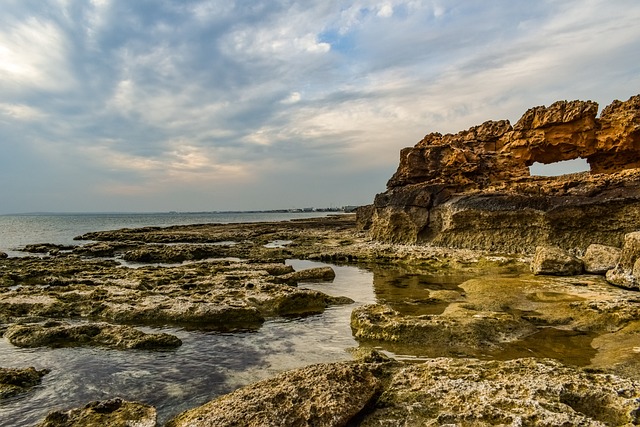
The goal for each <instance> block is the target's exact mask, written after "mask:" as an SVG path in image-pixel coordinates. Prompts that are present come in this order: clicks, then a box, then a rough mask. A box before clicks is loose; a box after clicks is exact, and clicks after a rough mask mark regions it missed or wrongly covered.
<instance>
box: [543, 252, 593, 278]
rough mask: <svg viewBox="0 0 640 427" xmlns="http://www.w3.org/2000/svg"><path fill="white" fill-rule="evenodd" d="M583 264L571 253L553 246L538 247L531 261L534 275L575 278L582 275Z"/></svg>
mask: <svg viewBox="0 0 640 427" xmlns="http://www.w3.org/2000/svg"><path fill="white" fill-rule="evenodd" d="M582 270H583V263H582V261H581V260H579V259H578V258H576V257H574V256H573V255H571V254H570V253H569V252H567V251H565V250H563V249H560V248H555V247H552V246H538V247H537V248H536V253H535V255H534V256H533V261H531V271H532V272H533V274H550V275H554V276H575V275H577V274H580V273H582Z"/></svg>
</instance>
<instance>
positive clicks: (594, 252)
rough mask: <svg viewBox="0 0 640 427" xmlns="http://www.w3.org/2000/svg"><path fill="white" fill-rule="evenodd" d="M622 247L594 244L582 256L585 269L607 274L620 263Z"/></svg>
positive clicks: (594, 272)
mask: <svg viewBox="0 0 640 427" xmlns="http://www.w3.org/2000/svg"><path fill="white" fill-rule="evenodd" d="M620 252H621V251H620V249H619V248H614V247H613V246H606V245H596V244H592V245H589V246H588V247H587V251H586V252H585V254H584V256H583V257H582V262H583V263H584V271H585V272H587V273H590V274H606V272H607V271H609V270H611V269H613V268H615V267H616V265H618V261H619V260H620Z"/></svg>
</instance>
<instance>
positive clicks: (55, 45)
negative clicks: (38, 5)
mask: <svg viewBox="0 0 640 427" xmlns="http://www.w3.org/2000/svg"><path fill="white" fill-rule="evenodd" d="M67 57H68V47H67V45H66V40H65V36H64V34H63V33H62V32H61V31H60V29H59V28H58V27H57V26H56V25H54V24H53V23H52V22H48V21H44V20H39V19H36V18H29V19H27V20H26V21H25V22H17V23H14V24H13V25H10V26H5V27H4V28H0V90H2V91H3V92H9V93H11V92H17V91H20V90H24V89H27V90H30V89H44V90H48V91H56V92H59V91H63V90H65V89H68V88H69V87H70V85H71V84H72V82H73V79H72V77H71V73H70V72H69V65H70V64H69V63H68V61H67Z"/></svg>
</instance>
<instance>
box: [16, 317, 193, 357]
mask: <svg viewBox="0 0 640 427" xmlns="http://www.w3.org/2000/svg"><path fill="white" fill-rule="evenodd" d="M4 337H5V338H7V339H8V340H9V342H10V343H11V344H13V345H15V346H18V347H53V348H57V347H78V346H100V347H109V348H115V349H123V350H124V349H163V348H175V347H179V346H181V345H182V341H180V339H178V338H177V337H175V336H173V335H169V334H165V333H161V334H147V333H144V332H142V331H139V330H137V329H135V328H133V327H131V326H121V325H109V324H107V323H84V324H76V325H72V324H69V323H65V322H46V323H44V324H26V325H21V324H17V325H11V326H10V327H9V328H8V329H7V331H6V332H5V333H4Z"/></svg>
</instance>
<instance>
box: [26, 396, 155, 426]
mask: <svg viewBox="0 0 640 427" xmlns="http://www.w3.org/2000/svg"><path fill="white" fill-rule="evenodd" d="M88 426H95V427H98V426H109V427H134V426H135V427H155V426H156V410H155V408H154V407H152V406H149V405H145V404H143V403H139V402H127V401H125V400H122V399H119V398H116V399H111V400H106V401H100V402H91V403H89V404H88V405H86V406H85V407H83V408H76V409H71V410H69V411H66V412H65V411H55V412H51V413H50V414H49V415H47V417H46V418H45V419H44V421H42V422H41V423H40V424H38V427H88Z"/></svg>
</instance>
